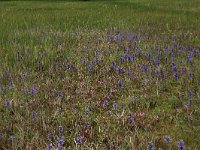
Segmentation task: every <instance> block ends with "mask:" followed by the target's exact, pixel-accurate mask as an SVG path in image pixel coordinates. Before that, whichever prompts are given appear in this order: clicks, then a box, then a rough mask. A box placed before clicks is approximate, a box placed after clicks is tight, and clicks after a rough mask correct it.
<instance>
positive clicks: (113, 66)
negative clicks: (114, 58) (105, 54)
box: [111, 62, 115, 71]
mask: <svg viewBox="0 0 200 150" xmlns="http://www.w3.org/2000/svg"><path fill="white" fill-rule="evenodd" d="M111 70H112V71H113V70H115V62H112V63H111Z"/></svg>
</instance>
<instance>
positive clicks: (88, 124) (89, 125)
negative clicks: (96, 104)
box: [86, 120, 91, 128]
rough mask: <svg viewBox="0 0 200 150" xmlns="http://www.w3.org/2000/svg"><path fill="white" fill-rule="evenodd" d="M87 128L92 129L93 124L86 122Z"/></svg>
mask: <svg viewBox="0 0 200 150" xmlns="http://www.w3.org/2000/svg"><path fill="white" fill-rule="evenodd" d="M86 126H87V128H90V127H91V122H90V121H89V120H88V121H86Z"/></svg>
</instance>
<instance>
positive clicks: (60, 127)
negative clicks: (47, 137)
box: [58, 126, 64, 136]
mask: <svg viewBox="0 0 200 150" xmlns="http://www.w3.org/2000/svg"><path fill="white" fill-rule="evenodd" d="M63 132H64V129H63V127H62V126H59V127H58V134H59V136H60V135H61V134H62V133H63Z"/></svg>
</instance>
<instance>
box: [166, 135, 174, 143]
mask: <svg viewBox="0 0 200 150" xmlns="http://www.w3.org/2000/svg"><path fill="white" fill-rule="evenodd" d="M164 140H165V142H166V143H170V142H171V140H172V139H171V137H170V136H169V135H166V136H165V137H164Z"/></svg>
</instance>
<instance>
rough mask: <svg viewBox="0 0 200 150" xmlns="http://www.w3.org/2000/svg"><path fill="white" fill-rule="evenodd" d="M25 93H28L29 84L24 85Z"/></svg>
mask: <svg viewBox="0 0 200 150" xmlns="http://www.w3.org/2000/svg"><path fill="white" fill-rule="evenodd" d="M24 93H25V94H28V86H27V85H25V86H24Z"/></svg>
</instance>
